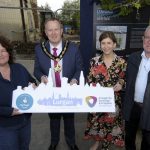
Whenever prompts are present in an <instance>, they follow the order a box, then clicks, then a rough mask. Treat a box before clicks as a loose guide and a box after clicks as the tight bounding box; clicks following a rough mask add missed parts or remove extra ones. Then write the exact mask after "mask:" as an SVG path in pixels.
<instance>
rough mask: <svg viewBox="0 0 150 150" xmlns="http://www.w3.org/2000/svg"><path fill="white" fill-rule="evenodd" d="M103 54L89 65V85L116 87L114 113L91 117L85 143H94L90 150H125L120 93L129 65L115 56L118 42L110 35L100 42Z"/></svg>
mask: <svg viewBox="0 0 150 150" xmlns="http://www.w3.org/2000/svg"><path fill="white" fill-rule="evenodd" d="M99 42H100V46H101V49H102V52H103V53H102V54H101V55H100V56H97V57H94V58H92V59H91V61H90V72H89V75H88V78H87V82H88V83H89V84H92V85H93V86H95V85H96V84H97V83H99V84H100V85H101V86H103V87H113V89H114V91H115V108H116V112H115V113H107V112H106V113H89V114H88V119H87V128H86V130H85V136H84V138H85V139H94V140H95V143H94V145H93V146H92V147H91V148H90V150H97V149H98V147H99V144H100V142H101V150H109V147H110V145H111V144H114V145H116V146H120V147H124V125H123V119H122V112H121V109H122V108H121V107H122V104H121V95H120V91H121V90H122V87H123V85H124V77H125V70H126V62H125V60H124V59H122V58H120V57H119V56H117V55H116V54H115V53H114V51H113V50H114V49H115V48H116V44H117V41H116V38H115V36H114V34H113V32H111V31H106V32H103V33H102V34H101V35H100V38H99Z"/></svg>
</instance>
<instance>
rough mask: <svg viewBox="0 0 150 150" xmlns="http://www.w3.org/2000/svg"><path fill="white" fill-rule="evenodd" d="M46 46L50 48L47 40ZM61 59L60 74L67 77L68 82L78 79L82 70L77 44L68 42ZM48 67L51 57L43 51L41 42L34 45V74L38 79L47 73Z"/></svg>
mask: <svg viewBox="0 0 150 150" xmlns="http://www.w3.org/2000/svg"><path fill="white" fill-rule="evenodd" d="M63 46H64V42H63ZM46 47H47V49H48V50H50V44H49V43H48V42H47V44H46ZM62 60H63V61H62V67H63V72H62V76H63V77H67V78H68V82H70V80H71V79H76V80H79V76H80V72H81V70H82V59H81V54H80V51H79V49H78V46H77V45H76V44H74V43H72V42H70V43H69V46H68V49H67V51H66V53H65V55H64V56H63V59H62ZM50 67H51V59H50V58H49V57H48V56H47V55H46V54H45V53H44V52H43V50H42V48H41V44H38V45H37V46H36V47H35V65H34V76H35V77H36V78H37V79H38V80H39V81H40V79H41V76H43V75H48V72H49V68H50Z"/></svg>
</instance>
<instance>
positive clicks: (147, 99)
mask: <svg viewBox="0 0 150 150" xmlns="http://www.w3.org/2000/svg"><path fill="white" fill-rule="evenodd" d="M142 52H143V51H139V52H136V53H133V54H131V55H130V56H129V58H128V62H127V73H126V78H127V84H126V90H125V98H124V102H123V116H124V119H125V120H126V121H129V119H130V115H131V111H132V108H133V105H134V92H135V82H136V77H137V74H138V70H139V66H140V63H141V60H142V57H141V54H142ZM141 84H142V83H141ZM149 114H150V72H149V73H148V80H147V86H146V89H145V94H144V100H143V109H142V112H141V118H140V127H141V128H142V129H146V130H150V115H149Z"/></svg>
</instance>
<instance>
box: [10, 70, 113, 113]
mask: <svg viewBox="0 0 150 150" xmlns="http://www.w3.org/2000/svg"><path fill="white" fill-rule="evenodd" d="M79 80H80V81H79V83H80V85H72V86H71V85H70V84H68V82H67V81H68V79H67V78H65V77H63V78H62V80H61V82H62V86H61V87H53V82H52V78H51V69H50V70H49V76H48V83H47V84H44V83H40V84H39V86H38V87H36V88H35V89H34V88H33V87H32V85H29V86H28V87H25V88H24V89H22V87H21V86H18V87H17V89H16V90H14V91H13V100H12V107H14V108H18V109H19V110H20V112H24V113H28V112H32V113H38V112H42V113H44V112H45V113H46V112H115V102H114V91H113V88H106V87H101V86H100V85H99V84H98V85H97V86H96V87H93V86H91V85H90V86H89V85H88V84H85V79H84V76H83V72H81V75H80V79H79Z"/></svg>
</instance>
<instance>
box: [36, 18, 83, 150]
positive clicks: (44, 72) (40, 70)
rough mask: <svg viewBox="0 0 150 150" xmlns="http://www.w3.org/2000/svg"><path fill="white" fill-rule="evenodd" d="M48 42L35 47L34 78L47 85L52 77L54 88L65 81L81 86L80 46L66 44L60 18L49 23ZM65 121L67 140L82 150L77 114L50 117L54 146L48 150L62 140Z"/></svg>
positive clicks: (55, 114)
mask: <svg viewBox="0 0 150 150" xmlns="http://www.w3.org/2000/svg"><path fill="white" fill-rule="evenodd" d="M44 25H45V34H46V36H47V38H48V40H47V41H45V42H42V43H41V44H38V45H37V46H36V47H35V65H34V76H35V77H36V78H37V79H38V80H39V81H40V82H43V83H45V84H46V83H47V82H48V78H47V76H48V73H49V69H50V68H51V75H52V80H53V85H54V87H61V78H62V77H67V78H68V83H70V85H73V84H78V81H79V76H80V72H81V70H82V59H81V54H80V51H79V48H78V46H77V45H76V44H75V43H72V42H70V41H64V40H63V38H62V35H63V25H62V24H61V22H60V20H58V19H57V18H51V19H47V20H46V21H45V24H44ZM61 117H63V120H64V134H65V140H66V143H67V144H68V147H69V149H70V150H78V149H79V148H78V147H77V145H76V143H75V126H74V114H73V113H65V112H64V113H49V118H50V132H51V144H50V146H49V148H48V150H55V149H56V148H57V145H58V143H59V138H60V136H59V135H60V120H61Z"/></svg>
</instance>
